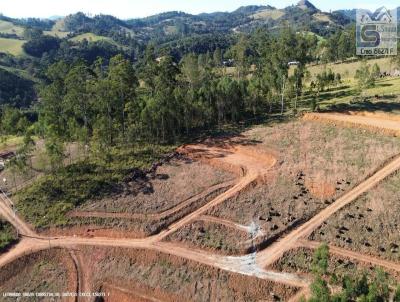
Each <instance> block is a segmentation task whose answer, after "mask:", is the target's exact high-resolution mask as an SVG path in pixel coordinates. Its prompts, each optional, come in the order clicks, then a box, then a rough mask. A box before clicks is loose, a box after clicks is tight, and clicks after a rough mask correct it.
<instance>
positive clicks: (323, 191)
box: [305, 180, 336, 199]
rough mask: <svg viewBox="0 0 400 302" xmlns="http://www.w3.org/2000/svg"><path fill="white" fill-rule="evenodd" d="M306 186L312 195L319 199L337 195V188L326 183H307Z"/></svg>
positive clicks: (315, 181) (314, 181)
mask: <svg viewBox="0 0 400 302" xmlns="http://www.w3.org/2000/svg"><path fill="white" fill-rule="evenodd" d="M305 185H306V188H307V189H308V190H309V191H310V193H311V195H312V196H314V197H316V198H319V199H324V198H330V197H332V196H334V195H335V193H336V187H335V186H334V185H333V184H330V183H326V182H324V181H318V180H313V181H306V183H305Z"/></svg>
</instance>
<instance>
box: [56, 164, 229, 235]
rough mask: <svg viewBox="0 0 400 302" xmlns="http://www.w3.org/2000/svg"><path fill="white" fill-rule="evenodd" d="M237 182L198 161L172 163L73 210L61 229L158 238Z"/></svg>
mask: <svg viewBox="0 0 400 302" xmlns="http://www.w3.org/2000/svg"><path fill="white" fill-rule="evenodd" d="M234 178H235V176H234V175H233V174H231V173H229V172H225V171H222V170H219V169H216V168H214V167H212V166H210V165H207V164H204V163H202V162H200V161H193V160H191V159H188V158H179V159H173V160H172V161H170V162H167V163H164V164H163V165H161V166H159V167H158V168H157V169H156V171H155V173H154V174H151V173H150V174H141V175H139V176H138V177H135V178H133V179H132V180H131V181H130V182H127V183H125V184H124V186H123V187H122V188H120V191H119V193H117V194H113V195H111V196H110V197H107V198H103V199H99V200H91V201H88V202H86V203H84V204H83V205H82V206H81V207H79V208H76V209H74V210H73V211H71V212H70V213H69V215H68V216H69V223H68V225H69V228H67V229H64V230H59V231H60V232H62V233H63V232H67V233H71V232H72V233H73V234H82V235H89V236H92V235H94V234H96V235H99V234H101V235H104V234H106V233H108V232H111V233H112V234H114V236H115V233H117V232H118V230H120V231H122V232H123V233H124V236H129V237H143V236H148V235H151V234H155V233H157V232H159V231H160V230H161V229H164V228H165V227H167V226H168V225H170V224H171V223H173V222H175V221H177V220H178V219H180V218H182V217H184V216H185V215H187V214H189V213H190V212H193V211H194V210H196V209H197V208H199V207H200V206H202V205H204V204H206V203H207V202H208V201H210V200H212V199H213V198H215V197H216V196H218V195H219V194H221V193H223V192H224V191H226V190H228V189H229V188H230V187H231V186H233V184H234ZM74 226H75V227H74ZM71 227H72V228H71ZM112 228H116V230H117V231H116V232H113V230H112ZM51 232H57V231H55V230H52V231H51ZM120 236H122V235H120Z"/></svg>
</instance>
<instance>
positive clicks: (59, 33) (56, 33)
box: [43, 29, 69, 39]
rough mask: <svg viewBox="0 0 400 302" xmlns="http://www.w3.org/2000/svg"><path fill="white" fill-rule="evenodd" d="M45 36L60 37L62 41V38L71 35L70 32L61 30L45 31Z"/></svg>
mask: <svg viewBox="0 0 400 302" xmlns="http://www.w3.org/2000/svg"><path fill="white" fill-rule="evenodd" d="M43 33H44V34H45V35H48V36H53V37H58V38H60V39H62V38H66V37H67V36H68V35H69V32H66V31H59V30H54V29H53V30H51V31H47V30H46V31H44V32H43Z"/></svg>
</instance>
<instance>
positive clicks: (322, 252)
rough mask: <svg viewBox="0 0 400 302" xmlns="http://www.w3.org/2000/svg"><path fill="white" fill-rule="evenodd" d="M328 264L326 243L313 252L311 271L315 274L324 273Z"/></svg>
mask: <svg viewBox="0 0 400 302" xmlns="http://www.w3.org/2000/svg"><path fill="white" fill-rule="evenodd" d="M328 266H329V247H328V245H327V244H326V243H323V244H322V245H321V246H319V247H318V248H317V249H316V250H315V252H314V257H313V262H312V271H313V272H314V273H315V274H317V275H325V274H326V273H327V271H328Z"/></svg>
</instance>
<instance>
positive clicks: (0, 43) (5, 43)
mask: <svg viewBox="0 0 400 302" xmlns="http://www.w3.org/2000/svg"><path fill="white" fill-rule="evenodd" d="M25 42H26V41H23V40H17V39H6V38H0V52H4V53H9V54H12V55H14V56H20V55H23V54H24V51H23V49H22V45H23V44H24V43H25Z"/></svg>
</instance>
